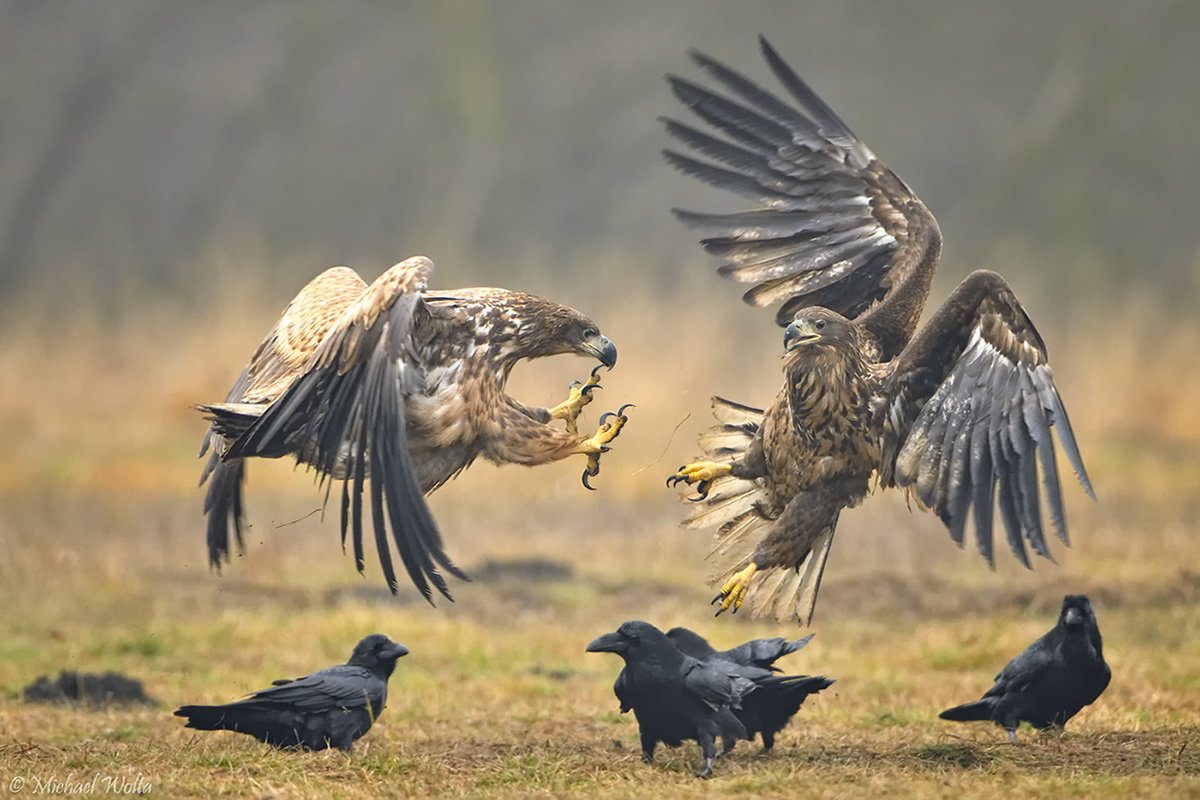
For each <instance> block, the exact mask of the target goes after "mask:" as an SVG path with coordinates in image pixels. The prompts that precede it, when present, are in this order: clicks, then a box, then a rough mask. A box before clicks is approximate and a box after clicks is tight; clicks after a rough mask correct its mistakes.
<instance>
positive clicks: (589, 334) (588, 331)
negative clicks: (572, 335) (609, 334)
mask: <svg viewBox="0 0 1200 800" xmlns="http://www.w3.org/2000/svg"><path fill="white" fill-rule="evenodd" d="M599 335H600V331H598V330H596V329H595V328H584V330H583V338H585V339H591V338H593V337H595V336H599Z"/></svg>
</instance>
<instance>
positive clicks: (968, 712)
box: [938, 697, 996, 722]
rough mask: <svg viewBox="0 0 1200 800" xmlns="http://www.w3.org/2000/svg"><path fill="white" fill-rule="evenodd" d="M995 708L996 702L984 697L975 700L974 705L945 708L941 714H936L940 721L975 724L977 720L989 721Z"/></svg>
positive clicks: (965, 704) (966, 704) (967, 704)
mask: <svg viewBox="0 0 1200 800" xmlns="http://www.w3.org/2000/svg"><path fill="white" fill-rule="evenodd" d="M995 707H996V702H995V700H993V699H992V698H990V697H985V698H983V699H982V700H976V701H975V702H974V703H964V704H963V705H961V706H955V707H954V708H947V709H946V710H945V711H943V712H942V713H940V714H938V717H939V718H941V719H948V720H951V721H953V722H976V721H978V720H989V719H991V718H992V711H993V710H994V709H995Z"/></svg>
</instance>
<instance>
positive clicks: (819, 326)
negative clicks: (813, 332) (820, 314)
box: [817, 319, 825, 331]
mask: <svg viewBox="0 0 1200 800" xmlns="http://www.w3.org/2000/svg"><path fill="white" fill-rule="evenodd" d="M817 330H819V331H821V330H825V320H823V319H819V320H817Z"/></svg>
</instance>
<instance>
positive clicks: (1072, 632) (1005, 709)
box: [938, 594, 1112, 744]
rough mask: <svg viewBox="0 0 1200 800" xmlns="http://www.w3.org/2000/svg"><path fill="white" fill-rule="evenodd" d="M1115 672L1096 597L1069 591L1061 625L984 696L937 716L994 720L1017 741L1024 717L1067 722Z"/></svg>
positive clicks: (1040, 724)
mask: <svg viewBox="0 0 1200 800" xmlns="http://www.w3.org/2000/svg"><path fill="white" fill-rule="evenodd" d="M1111 675H1112V673H1111V671H1110V670H1109V668H1108V664H1106V663H1104V651H1103V648H1102V645H1101V642H1100V627H1099V626H1098V625H1097V624H1096V614H1095V612H1094V611H1092V604H1091V602H1090V601H1088V599H1087V597H1086V596H1084V595H1082V594H1069V595H1067V596H1066V597H1064V598H1063V604H1062V613H1061V614H1059V617H1058V624H1056V625H1055V626H1054V628H1053V629H1052V630H1051V631H1050V632H1049V633H1047V634H1046V635H1045V636H1043V637H1041V638H1040V639H1038V640H1037V641H1036V642H1034V643H1033V644H1031V645H1029V647H1028V648H1027V649H1026V650H1025V652H1023V653H1021V655H1019V656H1017V657H1016V658H1014V659H1013V660H1012V661H1010V662H1008V664H1007V665H1006V666H1005V667H1004V669H1002V670H1000V674H999V675H997V676H996V685H995V686H993V687H992V688H991V689H988V691H987V694H985V695H984V696H983V698H982V699H981V700H976V701H975V702H974V703H967V704H965V705H961V706H955V707H954V708H949V709H946V710H945V711H943V712H942V713H941V714H939V715H938V716H939V717H941V718H942V719H949V720H954V721H955V722H970V721H972V720H987V719H990V720H992V721H993V722H995V723H996V724H997V725H1000V726H1002V727H1003V728H1004V729H1005V730H1006V731H1008V738H1009V739H1011V740H1012V741H1013V743H1014V744H1015V743H1016V741H1017V726H1018V725H1020V724H1021V721H1022V720H1024V721H1026V722H1028V723H1029V724H1031V725H1033V727H1035V728H1039V729H1042V728H1049V727H1050V726H1052V725H1055V726H1058V727H1062V726H1064V725H1066V723H1067V720H1069V719H1070V718H1071V717H1073V716H1075V715H1076V714H1078V713H1079V710H1080V709H1081V708H1083V707H1084V706H1086V705H1090V704H1091V703H1092V702H1094V701H1095V700H1096V698H1097V697H1099V696H1100V694H1101V693H1102V692H1103V691H1104V690H1105V689H1106V688H1107V687H1108V681H1109V678H1110V677H1111Z"/></svg>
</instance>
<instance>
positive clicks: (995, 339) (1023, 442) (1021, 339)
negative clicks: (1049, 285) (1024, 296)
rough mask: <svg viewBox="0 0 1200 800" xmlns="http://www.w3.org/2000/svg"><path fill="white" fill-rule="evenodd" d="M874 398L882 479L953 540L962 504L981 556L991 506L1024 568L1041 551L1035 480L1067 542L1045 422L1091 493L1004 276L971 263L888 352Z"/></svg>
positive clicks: (1029, 327) (988, 553) (1034, 340)
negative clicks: (879, 417) (891, 359)
mask: <svg viewBox="0 0 1200 800" xmlns="http://www.w3.org/2000/svg"><path fill="white" fill-rule="evenodd" d="M883 402H884V404H885V405H886V411H885V412H884V416H883V448H882V460H881V462H882V463H881V465H880V479H881V483H882V485H883V486H885V487H886V486H904V487H910V488H911V490H912V491H913V492H914V493H915V494H916V496H917V498H918V499H919V500H920V501H921V503H923V504H924V505H926V506H928V507H930V508H932V509H933V510H934V511H935V512H936V513H937V514H938V516H939V517H941V518H942V520H943V521H944V522H945V523H946V525H947V526H948V527H949V528H950V535H951V536H952V537H953V538H954V540H955V541H956V542H958V543H959V544H962V542H963V539H964V534H965V529H966V521H967V517H968V516H969V512H970V509H971V507H972V506H973V507H974V515H973V516H974V520H975V536H976V541H977V544H978V547H979V551H980V552H981V553H982V554H983V555H984V557H985V558H987V559H988V561H989V563H990V562H991V561H992V556H993V547H992V515H993V513H994V509H995V507H997V506H998V507H999V509H1000V518H1001V520H1002V523H1003V525H1004V531H1005V535H1006V537H1007V540H1008V544H1009V547H1010V548H1011V549H1012V551H1013V553H1014V554H1015V555H1016V556H1017V558H1018V559H1019V560H1020V561H1021V562H1022V563H1023V564H1025V565H1026V566H1029V556H1028V553H1027V551H1026V544H1028V546H1029V547H1031V548H1032V549H1033V551H1034V552H1035V553H1037V554H1038V555H1041V556H1043V557H1045V558H1051V554H1050V549H1049V547H1048V545H1047V543H1046V538H1045V534H1044V530H1043V525H1042V517H1041V507H1042V498H1041V491H1040V489H1041V488H1044V489H1045V493H1046V497H1045V503H1046V506H1047V508H1048V510H1049V515H1050V521H1051V525H1052V527H1053V529H1054V530H1055V531H1056V532H1057V534H1058V536H1059V538H1060V539H1062V541H1063V542H1064V543H1069V540H1068V536H1067V527H1066V519H1065V515H1064V512H1063V500H1062V488H1061V486H1060V484H1059V479H1058V465H1057V461H1056V457H1055V453H1054V443H1053V441H1052V435H1051V432H1050V431H1051V428H1052V427H1053V428H1055V429H1057V431H1058V439H1059V442H1060V444H1061V445H1062V448H1063V451H1064V452H1065V453H1066V455H1067V459H1068V461H1069V462H1070V463H1071V465H1072V467H1073V468H1074V470H1075V474H1076V475H1077V476H1078V478H1079V481H1080V483H1081V484H1082V485H1083V488H1084V490H1085V491H1086V492H1087V493H1088V495H1089V496H1093V497H1094V495H1093V493H1092V487H1091V483H1090V481H1089V480H1088V477H1087V472H1086V470H1085V469H1084V466H1083V462H1082V460H1081V459H1080V456H1079V449H1078V447H1077V446H1076V444H1075V437H1074V434H1073V433H1072V431H1071V424H1070V420H1069V419H1068V418H1067V414H1066V410H1065V409H1064V408H1063V405H1062V401H1061V399H1060V398H1059V395H1058V390H1057V388H1056V387H1055V385H1054V376H1053V373H1052V372H1051V371H1050V367H1049V365H1048V364H1047V356H1046V348H1045V345H1044V344H1043V343H1042V339H1041V337H1040V336H1039V335H1038V332H1037V330H1036V329H1035V328H1034V327H1033V323H1032V322H1031V321H1030V320H1029V317H1028V316H1027V315H1026V314H1025V311H1024V309H1023V308H1022V307H1021V305H1020V303H1019V302H1018V301H1017V299H1016V297H1015V295H1014V294H1013V292H1012V289H1011V288H1010V287H1009V286H1008V284H1007V283H1006V282H1005V281H1004V279H1003V278H1001V277H1000V276H999V275H997V274H995V273H993V272H987V271H983V270H980V271H977V272H974V273H972V274H971V275H969V276H968V277H967V279H966V280H964V281H963V282H962V284H960V285H959V287H958V288H957V289H956V290H955V291H954V292H953V293H952V294H951V295H950V297H949V298H948V299H947V301H946V303H945V304H944V305H943V306H942V308H941V309H939V310H938V312H937V313H936V314H935V315H934V316H933V318H932V319H930V321H929V323H928V324H927V325H926V326H925V328H924V329H922V331H921V333H920V334H919V335H918V336H917V337H916V338H915V339H913V341H912V342H911V343H910V344H909V346H908V347H907V348H906V349H905V350H904V352H903V353H901V355H900V356H899V357H898V358H897V359H896V362H895V367H894V371H893V373H892V375H891V377H890V378H889V379H888V381H887V383H886V386H885V388H884V391H883ZM1039 466H1040V470H1041V474H1042V480H1041V487H1039V483H1038V471H1039Z"/></svg>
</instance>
